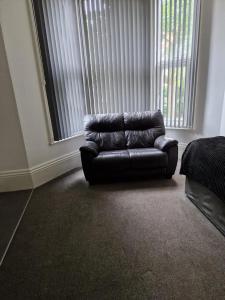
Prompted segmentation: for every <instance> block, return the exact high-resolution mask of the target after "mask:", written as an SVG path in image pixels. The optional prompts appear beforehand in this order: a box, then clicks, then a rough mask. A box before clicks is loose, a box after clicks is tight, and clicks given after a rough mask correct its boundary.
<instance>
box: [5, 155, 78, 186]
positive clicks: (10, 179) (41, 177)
mask: <svg viewBox="0 0 225 300" xmlns="http://www.w3.org/2000/svg"><path fill="white" fill-rule="evenodd" d="M78 167H81V160H80V153H79V151H78V150H77V151H74V152H71V153H69V154H66V155H62V156H60V157H58V158H56V159H52V160H49V161H47V162H45V163H42V164H40V165H37V166H34V167H32V168H30V169H20V170H10V171H2V172H0V192H10V191H18V190H27V189H33V188H36V187H38V186H40V185H42V184H44V183H46V182H48V181H50V180H52V179H54V178H56V177H58V176H60V175H62V174H64V173H66V172H68V171H70V170H72V169H74V168H78Z"/></svg>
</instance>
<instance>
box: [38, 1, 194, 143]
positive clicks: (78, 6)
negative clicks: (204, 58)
mask: <svg viewBox="0 0 225 300" xmlns="http://www.w3.org/2000/svg"><path fill="white" fill-rule="evenodd" d="M33 8H34V13H35V17H36V25H37V32H38V37H39V44H40V50H41V56H42V61H43V69H44V75H45V82H46V92H47V97H48V103H49V109H50V115H51V121H52V127H53V133H54V138H55V140H61V139H64V138H67V137H71V136H73V135H75V134H76V133H77V132H79V131H82V129H83V116H84V115H85V114H87V113H110V112H124V111H127V112H130V111H144V110H154V109H161V110H162V112H163V114H164V118H165V124H166V126H167V127H175V128H191V127H192V126H193V115H194V102H195V101H194V100H195V85H196V69H197V57H198V55H197V54H198V35H199V17H200V0H120V1H117V0H39V1H33Z"/></svg>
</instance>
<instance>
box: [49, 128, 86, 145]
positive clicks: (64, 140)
mask: <svg viewBox="0 0 225 300" xmlns="http://www.w3.org/2000/svg"><path fill="white" fill-rule="evenodd" d="M83 135H84V132H83V131H80V132H77V133H76V134H75V135H73V136H70V137H68V138H65V139H62V140H59V141H54V140H52V141H50V143H49V144H50V145H56V144H59V143H62V142H66V141H69V140H72V139H74V138H77V137H81V136H83Z"/></svg>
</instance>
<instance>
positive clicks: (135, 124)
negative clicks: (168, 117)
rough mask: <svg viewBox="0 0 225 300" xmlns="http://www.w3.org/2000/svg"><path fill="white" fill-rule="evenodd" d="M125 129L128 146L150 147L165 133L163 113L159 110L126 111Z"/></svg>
mask: <svg viewBox="0 0 225 300" xmlns="http://www.w3.org/2000/svg"><path fill="white" fill-rule="evenodd" d="M124 129H125V138H126V146H127V148H148V147H153V146H154V141H155V139H156V138H157V137H158V136H160V135H164V134H165V127H164V121H163V116H162V113H161V112H160V111H159V110H158V111H154V112H150V111H145V112H136V113H124Z"/></svg>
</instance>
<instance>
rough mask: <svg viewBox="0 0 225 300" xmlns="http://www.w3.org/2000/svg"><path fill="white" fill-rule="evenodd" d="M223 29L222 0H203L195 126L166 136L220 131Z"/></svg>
mask: <svg viewBox="0 0 225 300" xmlns="http://www.w3.org/2000/svg"><path fill="white" fill-rule="evenodd" d="M224 29H225V0H213V1H212V0H202V6H201V24H200V40H199V60H198V77H197V90H196V107H195V129H194V130H190V131H185V130H168V135H169V136H171V137H174V138H177V139H178V140H179V141H181V142H184V143H188V142H189V141H191V140H192V139H195V138H199V137H203V136H204V137H209V136H215V135H219V134H220V127H221V117H222V105H223V95H224V90H225V34H224ZM224 121H225V120H224Z"/></svg>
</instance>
